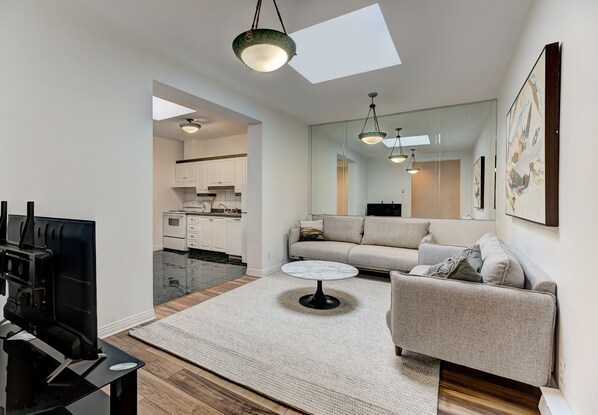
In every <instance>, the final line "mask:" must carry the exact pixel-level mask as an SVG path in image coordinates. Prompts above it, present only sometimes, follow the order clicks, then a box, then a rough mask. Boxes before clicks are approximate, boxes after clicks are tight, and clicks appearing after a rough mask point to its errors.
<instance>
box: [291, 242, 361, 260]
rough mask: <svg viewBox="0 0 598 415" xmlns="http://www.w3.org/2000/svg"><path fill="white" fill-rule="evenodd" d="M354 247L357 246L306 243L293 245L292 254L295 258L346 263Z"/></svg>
mask: <svg viewBox="0 0 598 415" xmlns="http://www.w3.org/2000/svg"><path fill="white" fill-rule="evenodd" d="M354 246H356V245H355V244H352V243H348V242H337V241H304V242H296V243H294V244H293V245H291V252H290V253H291V256H292V257H295V258H303V259H318V260H320V261H334V262H344V263H346V262H347V261H348V256H349V250H350V249H351V248H352V247H354Z"/></svg>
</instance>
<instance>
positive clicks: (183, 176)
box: [174, 163, 199, 187]
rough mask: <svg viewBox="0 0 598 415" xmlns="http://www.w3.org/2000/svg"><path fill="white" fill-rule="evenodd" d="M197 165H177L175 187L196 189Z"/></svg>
mask: <svg viewBox="0 0 598 415" xmlns="http://www.w3.org/2000/svg"><path fill="white" fill-rule="evenodd" d="M197 164H199V163H177V164H175V166H174V187H195V185H196V180H197Z"/></svg>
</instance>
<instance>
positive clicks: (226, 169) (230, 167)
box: [206, 159, 235, 186]
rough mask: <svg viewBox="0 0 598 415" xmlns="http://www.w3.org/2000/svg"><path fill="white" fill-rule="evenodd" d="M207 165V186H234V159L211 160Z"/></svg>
mask: <svg viewBox="0 0 598 415" xmlns="http://www.w3.org/2000/svg"><path fill="white" fill-rule="evenodd" d="M206 163H207V176H208V186H234V184H235V161H234V159H224V160H212V161H208V162H206Z"/></svg>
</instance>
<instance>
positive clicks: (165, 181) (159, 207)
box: [153, 137, 184, 251]
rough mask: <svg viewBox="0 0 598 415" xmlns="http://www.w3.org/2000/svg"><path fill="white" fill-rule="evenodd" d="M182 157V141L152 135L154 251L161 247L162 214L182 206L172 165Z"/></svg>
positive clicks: (182, 194) (182, 196)
mask: <svg viewBox="0 0 598 415" xmlns="http://www.w3.org/2000/svg"><path fill="white" fill-rule="evenodd" d="M181 158H183V142H182V141H177V140H169V139H168V138H162V137H154V167H153V170H154V173H153V177H154V185H153V187H154V202H153V207H154V214H153V216H154V226H153V229H154V232H153V233H154V251H156V250H160V249H162V214H163V213H164V211H166V210H171V209H180V208H182V207H183V200H184V193H183V190H182V189H174V188H173V187H172V184H173V183H174V165H175V163H176V161H177V160H180V159H181Z"/></svg>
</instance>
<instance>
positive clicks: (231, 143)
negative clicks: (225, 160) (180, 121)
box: [185, 134, 247, 159]
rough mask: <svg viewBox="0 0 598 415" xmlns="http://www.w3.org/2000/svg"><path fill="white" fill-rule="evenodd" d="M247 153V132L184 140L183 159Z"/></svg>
mask: <svg viewBox="0 0 598 415" xmlns="http://www.w3.org/2000/svg"><path fill="white" fill-rule="evenodd" d="M245 153H247V134H239V135H231V136H228V137H220V138H211V139H209V140H201V139H197V138H189V139H187V140H185V159H197V158H204V157H218V156H228V155H231V154H245Z"/></svg>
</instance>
